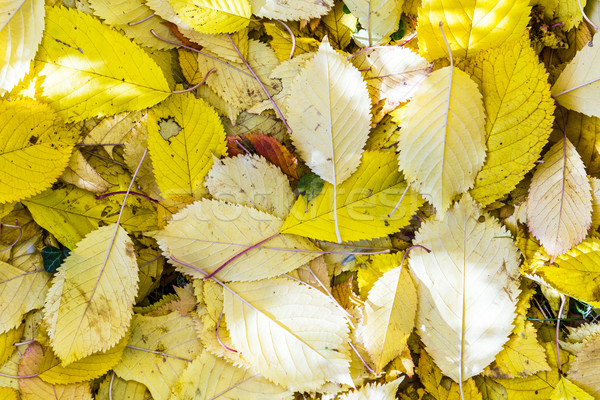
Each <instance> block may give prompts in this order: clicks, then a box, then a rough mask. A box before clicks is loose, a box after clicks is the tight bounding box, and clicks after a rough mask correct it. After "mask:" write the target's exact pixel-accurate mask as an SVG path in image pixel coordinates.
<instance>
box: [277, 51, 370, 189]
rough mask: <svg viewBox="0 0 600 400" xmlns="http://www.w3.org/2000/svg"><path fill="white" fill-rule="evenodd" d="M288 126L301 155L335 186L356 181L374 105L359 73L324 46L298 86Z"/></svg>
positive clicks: (341, 57)
mask: <svg viewBox="0 0 600 400" xmlns="http://www.w3.org/2000/svg"><path fill="white" fill-rule="evenodd" d="M290 98H291V99H294V100H293V101H290V102H289V103H288V115H287V118H288V123H289V124H290V127H291V128H292V132H293V133H292V140H293V142H294V145H295V146H296V148H297V149H298V152H299V153H300V155H301V156H302V158H303V159H304V161H305V162H306V164H307V165H308V166H309V167H310V169H311V170H312V171H313V172H314V173H316V174H317V175H319V176H320V177H321V178H323V180H325V181H327V182H329V183H331V184H332V185H333V186H337V185H339V184H341V183H342V182H344V181H345V180H346V179H347V178H349V177H350V175H352V173H353V172H354V171H356V169H357V168H358V165H359V164H360V156H361V154H362V150H363V147H364V145H365V143H366V141H367V137H368V135H369V124H370V122H371V116H370V112H369V110H370V101H369V94H368V91H367V88H366V85H365V82H364V81H363V80H362V77H361V76H360V72H359V71H358V70H357V69H356V68H354V67H353V66H352V65H351V64H350V63H349V62H348V61H347V60H346V59H345V58H344V57H343V56H341V55H340V54H338V53H337V52H336V51H335V50H334V49H333V48H332V47H331V45H330V44H329V42H328V41H327V40H324V41H323V42H322V43H321V46H320V47H319V51H318V52H317V54H316V55H315V57H314V58H313V59H312V60H310V61H309V62H308V63H307V64H306V66H305V67H304V69H303V70H302V72H301V73H300V76H299V77H298V79H297V80H296V81H295V82H294V84H293V86H292V89H291V92H290Z"/></svg>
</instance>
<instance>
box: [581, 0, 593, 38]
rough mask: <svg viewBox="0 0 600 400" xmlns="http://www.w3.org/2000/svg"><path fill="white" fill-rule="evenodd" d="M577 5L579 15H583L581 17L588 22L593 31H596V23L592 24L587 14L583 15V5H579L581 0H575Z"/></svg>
mask: <svg viewBox="0 0 600 400" xmlns="http://www.w3.org/2000/svg"><path fill="white" fill-rule="evenodd" d="M577 5H578V6H579V11H581V15H583V19H585V22H587V23H588V24H590V26H591V27H592V29H593V30H594V31H597V30H598V27H597V26H596V25H594V23H593V22H592V21H591V20H590V19H589V18H588V16H587V15H585V11H583V7H581V0H577ZM590 43H592V42H591V41H590Z"/></svg>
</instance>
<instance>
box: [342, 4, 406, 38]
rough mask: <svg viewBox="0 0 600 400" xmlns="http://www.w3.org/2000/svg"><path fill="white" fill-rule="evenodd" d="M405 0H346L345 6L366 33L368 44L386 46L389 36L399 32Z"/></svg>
mask: <svg viewBox="0 0 600 400" xmlns="http://www.w3.org/2000/svg"><path fill="white" fill-rule="evenodd" d="M403 3H404V0H346V1H344V4H345V5H346V6H347V7H348V9H349V10H350V11H351V12H352V14H353V15H354V16H356V17H357V18H358V22H360V25H361V26H362V28H363V29H364V30H365V31H366V39H367V40H366V44H367V46H373V45H378V44H385V42H387V41H388V40H386V39H387V36H388V35H390V34H391V33H393V32H394V31H396V30H398V22H399V21H400V15H401V14H402V4H403Z"/></svg>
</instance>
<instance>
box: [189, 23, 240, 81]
mask: <svg viewBox="0 0 600 400" xmlns="http://www.w3.org/2000/svg"><path fill="white" fill-rule="evenodd" d="M178 30H179V31H180V32H181V33H182V34H183V35H184V36H185V37H187V38H188V39H190V40H191V41H192V42H194V43H198V44H199V45H200V46H202V52H203V53H205V54H208V55H212V56H214V57H217V58H219V59H221V60H223V61H232V62H234V63H237V64H239V63H242V59H241V58H240V55H239V54H238V52H237V51H235V47H233V45H232V44H231V42H232V41H233V43H235V45H236V47H237V48H238V50H239V51H240V53H242V55H243V56H244V57H245V58H246V59H247V58H248V50H249V46H250V41H249V38H248V29H247V28H246V29H242V30H241V31H238V32H235V33H232V34H231V35H229V34H226V33H217V34H209V33H200V32H198V31H196V30H194V29H188V28H185V27H182V26H179V25H178ZM229 38H231V40H229ZM194 58H197V55H196V54H195V53H194ZM203 77H204V76H200V79H198V81H197V82H194V83H198V82H200V81H201V80H202V78H203ZM188 82H189V83H192V81H188Z"/></svg>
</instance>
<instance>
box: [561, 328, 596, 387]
mask: <svg viewBox="0 0 600 400" xmlns="http://www.w3.org/2000/svg"><path fill="white" fill-rule="evenodd" d="M568 377H569V379H570V380H572V381H573V382H574V383H576V384H577V385H578V386H580V387H581V388H583V389H585V390H586V391H587V392H588V393H590V394H592V395H593V396H594V398H595V399H599V398H600V335H598V334H596V335H594V336H593V337H592V338H591V339H590V340H589V341H588V342H586V343H585V344H584V345H583V347H582V349H581V350H580V351H579V352H578V353H577V357H575V359H574V360H573V361H572V363H571V368H570V369H569V375H568Z"/></svg>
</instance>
